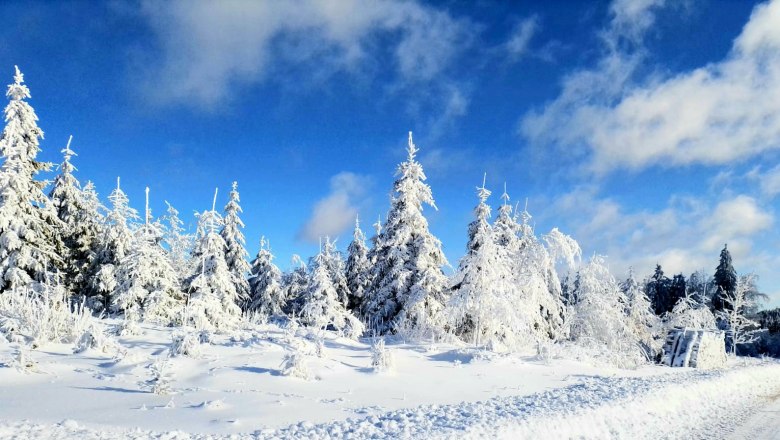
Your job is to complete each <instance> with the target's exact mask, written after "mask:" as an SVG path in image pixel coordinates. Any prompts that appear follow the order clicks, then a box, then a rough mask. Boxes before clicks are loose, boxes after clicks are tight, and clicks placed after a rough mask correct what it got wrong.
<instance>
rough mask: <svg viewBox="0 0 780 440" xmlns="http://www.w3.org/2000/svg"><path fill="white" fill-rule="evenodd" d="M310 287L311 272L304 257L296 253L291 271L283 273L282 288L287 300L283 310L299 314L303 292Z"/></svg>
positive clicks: (293, 314)
mask: <svg viewBox="0 0 780 440" xmlns="http://www.w3.org/2000/svg"><path fill="white" fill-rule="evenodd" d="M308 288H309V273H308V269H307V267H306V263H305V262H304V261H303V259H302V258H301V257H300V256H299V255H297V254H294V255H293V256H292V259H291V261H290V271H289V272H287V273H285V274H284V275H282V289H283V290H284V297H285V299H286V301H287V303H286V304H285V306H284V307H283V309H282V310H283V311H284V312H285V313H286V314H288V315H291V316H297V315H298V313H299V312H300V310H301V307H302V302H303V294H304V293H305V292H306V290H307V289H308Z"/></svg>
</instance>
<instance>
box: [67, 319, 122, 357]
mask: <svg viewBox="0 0 780 440" xmlns="http://www.w3.org/2000/svg"><path fill="white" fill-rule="evenodd" d="M89 349H95V350H98V351H100V352H102V353H113V354H116V353H118V352H119V346H118V344H117V343H116V341H115V340H114V339H113V338H111V337H110V336H109V335H107V334H106V332H105V330H104V329H103V328H101V327H100V326H99V325H98V324H97V323H94V322H93V323H90V325H88V326H87V328H85V329H84V331H83V332H82V333H81V336H80V337H79V338H78V340H77V341H76V344H75V347H73V353H82V352H84V351H87V350H89Z"/></svg>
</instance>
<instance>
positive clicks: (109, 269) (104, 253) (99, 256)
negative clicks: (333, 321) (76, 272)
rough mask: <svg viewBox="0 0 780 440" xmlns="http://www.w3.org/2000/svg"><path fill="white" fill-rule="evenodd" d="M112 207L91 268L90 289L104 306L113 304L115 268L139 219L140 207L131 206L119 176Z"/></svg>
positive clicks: (106, 218)
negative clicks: (136, 208) (138, 209)
mask: <svg viewBox="0 0 780 440" xmlns="http://www.w3.org/2000/svg"><path fill="white" fill-rule="evenodd" d="M108 200H109V201H110V202H111V210H110V211H109V212H108V214H107V215H106V217H105V219H104V222H105V223H104V224H103V227H102V231H101V235H100V237H98V245H97V251H96V252H95V256H94V259H93V260H92V264H91V266H90V269H89V274H90V280H89V289H90V296H92V297H93V298H92V300H93V304H94V306H95V307H96V308H100V309H103V310H107V309H109V307H110V306H111V295H112V293H113V292H114V291H115V290H116V287H117V285H116V281H117V279H116V271H117V268H118V267H119V265H120V264H121V263H122V261H123V260H124V259H125V258H126V257H127V254H128V252H129V251H130V247H131V246H132V243H133V241H134V234H133V230H134V229H135V226H134V225H133V224H132V223H133V222H134V221H136V220H138V211H136V210H135V209H133V208H132V207H130V200H129V199H128V198H127V195H126V194H125V193H124V191H122V187H121V185H120V181H119V178H118V177H117V179H116V188H115V189H114V190H113V191H112V192H111V194H109V196H108Z"/></svg>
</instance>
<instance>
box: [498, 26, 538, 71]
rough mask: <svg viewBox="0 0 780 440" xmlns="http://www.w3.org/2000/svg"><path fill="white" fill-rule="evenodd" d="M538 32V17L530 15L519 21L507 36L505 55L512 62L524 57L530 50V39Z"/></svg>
mask: <svg viewBox="0 0 780 440" xmlns="http://www.w3.org/2000/svg"><path fill="white" fill-rule="evenodd" d="M538 31H539V17H538V16H536V15H532V16H530V17H526V18H524V19H522V20H520V21H519V22H518V23H517V24H516V25H515V27H514V29H513V30H512V33H511V34H510V35H509V38H508V39H507V42H506V44H505V45H504V47H505V48H506V52H507V55H508V56H509V58H510V59H511V60H513V61H517V60H519V59H520V58H523V57H524V56H526V55H527V54H528V52H529V50H530V46H531V39H532V38H533V37H534V36H535V35H536V34H537V32H538Z"/></svg>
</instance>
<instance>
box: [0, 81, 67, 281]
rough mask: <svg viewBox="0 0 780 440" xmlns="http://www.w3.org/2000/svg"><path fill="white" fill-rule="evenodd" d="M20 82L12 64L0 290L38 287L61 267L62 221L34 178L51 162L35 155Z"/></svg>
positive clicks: (0, 207)
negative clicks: (43, 160) (12, 76)
mask: <svg viewBox="0 0 780 440" xmlns="http://www.w3.org/2000/svg"><path fill="white" fill-rule="evenodd" d="M23 82H24V77H23V76H22V73H21V72H20V71H19V68H18V67H16V74H15V75H14V83H13V84H10V85H9V86H8V91H7V92H6V96H7V97H8V99H9V101H10V102H9V103H8V106H6V108H5V111H4V114H5V123H6V125H5V128H4V129H3V133H2V136H0V155H2V159H3V163H2V165H1V166H0V293H2V292H5V291H8V290H12V289H16V288H32V289H33V290H37V291H40V290H42V289H41V284H42V283H45V282H47V281H48V280H51V279H56V278H58V277H56V276H54V274H56V273H57V272H58V271H60V270H61V269H62V268H63V260H62V259H61V258H60V255H62V254H63V253H64V245H63V244H62V240H61V238H60V237H61V234H62V230H63V229H64V225H63V224H62V221H61V220H60V219H59V218H58V217H57V212H56V210H55V209H54V206H53V205H52V203H51V201H50V200H49V198H48V197H46V195H45V194H44V193H43V188H44V187H45V186H46V182H42V181H37V180H35V175H36V174H38V173H39V172H41V171H46V170H48V169H50V167H51V164H49V163H45V162H38V161H37V160H36V158H37V156H38V152H40V147H39V146H38V142H39V139H41V138H43V131H42V130H41V129H40V128H38V125H37V121H38V117H37V116H36V115H35V111H34V110H33V108H32V107H31V106H30V105H29V104H28V103H27V102H26V101H25V99H27V98H30V90H29V89H28V88H27V86H25V85H24V84H23Z"/></svg>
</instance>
